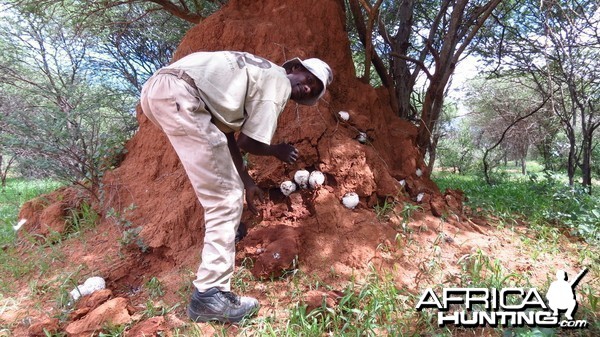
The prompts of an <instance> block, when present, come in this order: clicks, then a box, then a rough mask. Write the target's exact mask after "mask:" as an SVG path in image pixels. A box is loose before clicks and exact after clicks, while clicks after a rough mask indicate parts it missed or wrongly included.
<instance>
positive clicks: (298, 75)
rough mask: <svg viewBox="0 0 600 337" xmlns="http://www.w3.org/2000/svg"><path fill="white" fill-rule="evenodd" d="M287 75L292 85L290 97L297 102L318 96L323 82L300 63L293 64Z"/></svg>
mask: <svg viewBox="0 0 600 337" xmlns="http://www.w3.org/2000/svg"><path fill="white" fill-rule="evenodd" d="M287 76H288V79H289V80H290V84H291V85H292V95H291V99H293V100H294V101H297V102H298V103H302V102H303V101H306V100H309V99H310V98H313V97H316V96H318V95H319V94H320V93H321V91H322V90H323V83H321V81H320V80H319V79H318V78H317V77H316V76H315V75H313V74H312V73H311V72H310V71H308V70H306V68H304V67H303V66H302V65H294V66H293V67H292V71H291V72H290V73H289V74H288V75H287Z"/></svg>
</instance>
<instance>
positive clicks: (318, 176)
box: [308, 171, 325, 188]
mask: <svg viewBox="0 0 600 337" xmlns="http://www.w3.org/2000/svg"><path fill="white" fill-rule="evenodd" d="M323 183H325V175H324V174H323V172H321V171H312V172H311V173H310V175H309V176H308V184H309V185H310V187H311V188H316V187H317V186H321V185H323Z"/></svg>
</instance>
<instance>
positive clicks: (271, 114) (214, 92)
mask: <svg viewBox="0 0 600 337" xmlns="http://www.w3.org/2000/svg"><path fill="white" fill-rule="evenodd" d="M167 68H172V69H183V70H184V71H185V72H186V73H187V74H188V75H189V76H190V77H191V78H193V79H194V82H195V83H196V87H197V88H198V91H199V93H200V98H201V99H202V101H204V103H205V104H206V107H207V109H208V110H209V111H210V113H211V114H212V116H213V122H214V123H215V124H216V125H217V127H219V129H220V130H221V131H223V132H232V131H241V132H243V133H244V134H245V135H246V136H248V137H250V138H252V139H254V140H257V141H259V142H262V143H265V144H271V139H272V138H273V135H274V134H275V129H276V128H277V118H278V117H279V114H280V113H281V111H283V108H284V107H285V104H286V103H287V101H288V99H289V98H290V95H291V91H292V88H291V85H290V81H289V80H288V78H287V76H286V72H285V69H283V68H282V67H279V66H278V65H276V64H274V63H271V62H270V61H267V60H265V59H263V58H261V57H258V56H254V55H252V54H249V53H243V52H234V51H222V52H198V53H192V54H190V55H187V56H185V57H184V58H182V59H180V60H178V61H177V62H175V63H173V64H171V65H169V66H168V67H167Z"/></svg>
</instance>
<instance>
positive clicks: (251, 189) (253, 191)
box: [245, 183, 265, 214]
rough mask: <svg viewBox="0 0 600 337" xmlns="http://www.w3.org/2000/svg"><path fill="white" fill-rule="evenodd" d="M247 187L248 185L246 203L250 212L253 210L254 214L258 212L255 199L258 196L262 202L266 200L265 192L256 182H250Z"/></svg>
mask: <svg viewBox="0 0 600 337" xmlns="http://www.w3.org/2000/svg"><path fill="white" fill-rule="evenodd" d="M245 187H246V204H247V205H248V209H249V210H250V212H252V213H254V214H258V210H257V209H256V206H255V205H254V200H255V199H256V198H258V199H259V200H260V201H261V202H264V201H265V198H264V193H263V191H262V190H261V189H260V188H259V187H258V186H256V184H254V183H252V184H248V185H246V186H245Z"/></svg>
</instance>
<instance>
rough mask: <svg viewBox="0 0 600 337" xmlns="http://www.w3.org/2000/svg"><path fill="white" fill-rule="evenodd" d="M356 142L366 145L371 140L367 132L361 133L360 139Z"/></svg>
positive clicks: (357, 138) (359, 134)
mask: <svg viewBox="0 0 600 337" xmlns="http://www.w3.org/2000/svg"><path fill="white" fill-rule="evenodd" d="M356 140H358V142H359V143H361V144H365V143H366V142H367V140H369V138H368V136H367V134H366V133H365V132H359V133H358V137H356Z"/></svg>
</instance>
